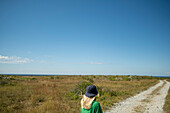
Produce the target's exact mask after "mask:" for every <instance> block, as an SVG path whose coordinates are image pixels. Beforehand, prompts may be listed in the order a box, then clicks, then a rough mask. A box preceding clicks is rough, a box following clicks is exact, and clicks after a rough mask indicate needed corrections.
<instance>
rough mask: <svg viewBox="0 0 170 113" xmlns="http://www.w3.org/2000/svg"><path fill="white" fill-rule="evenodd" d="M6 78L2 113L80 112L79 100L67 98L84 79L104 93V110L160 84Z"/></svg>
mask: <svg viewBox="0 0 170 113" xmlns="http://www.w3.org/2000/svg"><path fill="white" fill-rule="evenodd" d="M3 77H4V76H2V75H1V79H0V82H1V83H2V84H1V85H0V112H1V113H9V112H12V113H18V112H21V113H79V112H80V99H70V98H69V97H67V96H66V95H67V94H68V93H69V92H70V91H71V90H72V89H73V88H75V86H76V85H77V84H78V83H79V82H80V81H82V80H86V81H88V80H89V81H90V80H92V81H93V84H95V85H96V86H98V87H99V88H101V89H102V91H103V92H104V93H102V94H101V95H100V97H99V98H97V101H98V102H99V103H100V104H101V106H102V109H103V110H106V109H107V108H108V107H109V106H111V105H113V103H115V102H118V101H120V100H123V99H125V98H127V97H130V96H132V95H135V94H136V93H139V92H141V91H143V90H146V89H147V88H148V87H150V86H153V85H155V84H156V83H158V80H157V79H140V80H139V79H137V80H136V79H135V80H133V81H112V80H109V79H108V77H107V76H57V77H56V76H53V77H52V76H7V78H8V79H4V78H3ZM89 77H90V78H89ZM9 78H11V79H9Z"/></svg>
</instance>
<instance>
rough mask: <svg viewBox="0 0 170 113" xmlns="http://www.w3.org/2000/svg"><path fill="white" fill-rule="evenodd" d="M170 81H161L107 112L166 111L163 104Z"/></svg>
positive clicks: (144, 112)
mask: <svg viewBox="0 0 170 113" xmlns="http://www.w3.org/2000/svg"><path fill="white" fill-rule="evenodd" d="M169 87H170V82H168V81H162V80H161V81H160V82H159V83H158V84H156V85H155V86H152V87H150V88H149V89H147V90H145V91H143V92H141V93H139V94H137V95H136V96H133V97H130V98H128V99H126V100H124V101H121V102H119V103H117V104H116V105H115V106H113V107H111V108H110V110H108V111H106V112H105V113H164V111H163V106H164V103H165V98H166V95H167V94H168V90H169Z"/></svg>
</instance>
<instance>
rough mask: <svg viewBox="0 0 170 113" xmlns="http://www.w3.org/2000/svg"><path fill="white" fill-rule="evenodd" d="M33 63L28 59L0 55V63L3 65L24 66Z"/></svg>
mask: <svg viewBox="0 0 170 113" xmlns="http://www.w3.org/2000/svg"><path fill="white" fill-rule="evenodd" d="M30 62H33V60H30V59H28V58H23V57H17V56H2V55H0V63H4V64H25V63H30Z"/></svg>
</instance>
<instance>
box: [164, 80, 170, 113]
mask: <svg viewBox="0 0 170 113" xmlns="http://www.w3.org/2000/svg"><path fill="white" fill-rule="evenodd" d="M167 81H169V82H170V78H169V79H167ZM163 109H164V111H165V113H170V89H169V91H168V95H167V96H166V102H165V105H164V107H163Z"/></svg>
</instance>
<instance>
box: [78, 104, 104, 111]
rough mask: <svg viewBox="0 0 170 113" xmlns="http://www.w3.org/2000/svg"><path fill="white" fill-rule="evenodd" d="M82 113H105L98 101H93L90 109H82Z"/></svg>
mask: <svg viewBox="0 0 170 113" xmlns="http://www.w3.org/2000/svg"><path fill="white" fill-rule="evenodd" d="M81 113H103V111H102V108H101V106H100V104H99V103H98V102H97V101H93V102H92V105H91V108H90V109H85V108H82V107H81Z"/></svg>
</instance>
